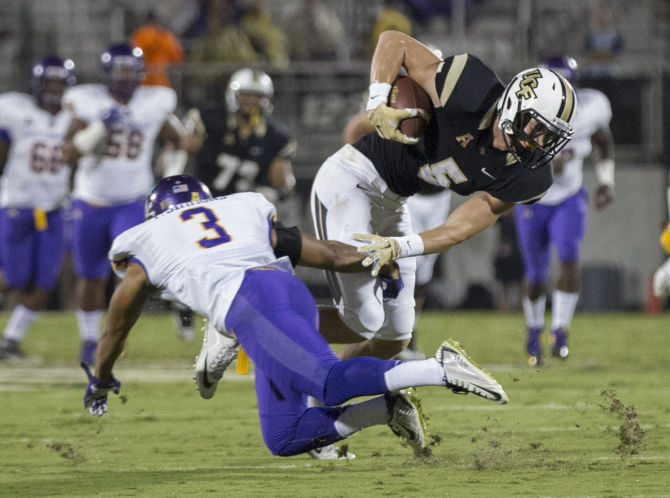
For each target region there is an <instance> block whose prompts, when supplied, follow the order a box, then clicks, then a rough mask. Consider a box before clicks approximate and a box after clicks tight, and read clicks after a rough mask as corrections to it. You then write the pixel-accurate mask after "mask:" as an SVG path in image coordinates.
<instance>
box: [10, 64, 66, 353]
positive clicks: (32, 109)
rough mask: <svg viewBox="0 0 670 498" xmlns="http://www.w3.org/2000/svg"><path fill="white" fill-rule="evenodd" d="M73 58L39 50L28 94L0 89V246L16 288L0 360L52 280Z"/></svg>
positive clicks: (58, 255) (60, 235) (59, 252)
mask: <svg viewBox="0 0 670 498" xmlns="http://www.w3.org/2000/svg"><path fill="white" fill-rule="evenodd" d="M73 71H74V63H73V62H72V61H71V60H63V59H61V58H59V57H55V56H49V57H45V58H44V59H42V61H40V62H39V63H37V64H35V65H34V66H33V70H32V77H31V80H30V88H31V91H32V96H30V95H26V94H22V93H6V94H3V95H0V129H1V130H2V132H0V168H1V170H2V186H1V187H0V192H1V194H0V203H1V205H2V210H1V211H0V252H1V254H2V257H1V260H2V262H3V265H2V270H3V273H4V278H5V280H6V283H7V285H8V286H9V288H10V289H11V290H14V291H16V292H18V293H19V294H20V296H19V300H18V304H16V306H15V307H14V311H13V312H12V315H11V317H10V318H9V321H8V322H7V325H6V327H5V330H4V333H3V338H2V341H1V342H0V359H8V358H20V357H23V356H24V353H23V351H22V350H21V348H20V346H19V345H20V342H21V341H22V339H23V337H24V336H25V334H26V332H27V331H28V329H29V327H30V325H31V324H32V323H33V321H34V320H35V319H37V318H38V316H39V312H40V311H42V310H43V309H44V308H45V307H46V304H47V298H48V296H49V291H50V290H51V289H53V288H54V287H55V285H56V281H57V279H58V275H59V273H60V270H61V266H62V263H63V256H64V254H65V249H66V243H65V235H64V219H63V218H64V215H63V210H64V208H63V205H64V203H65V202H66V199H67V196H68V193H69V187H70V175H71V169H70V167H69V166H68V165H67V164H65V163H64V162H63V160H62V153H61V152H62V151H61V148H62V143H63V138H64V137H65V133H66V132H67V129H68V127H69V125H70V121H71V120H72V113H71V112H69V111H68V110H66V109H64V108H63V106H62V99H63V93H64V92H65V90H66V88H67V87H69V86H72V85H73V84H74V82H75V78H74V72H73Z"/></svg>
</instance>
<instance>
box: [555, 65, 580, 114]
mask: <svg viewBox="0 0 670 498" xmlns="http://www.w3.org/2000/svg"><path fill="white" fill-rule="evenodd" d="M553 73H554V74H555V75H556V76H558V80H559V81H560V82H561V87H562V90H563V95H565V99H563V103H562V107H561V109H560V110H559V112H558V117H559V118H561V119H562V120H563V121H565V122H566V123H569V122H570V119H571V118H572V113H573V112H574V111H575V93H574V92H573V91H572V87H571V86H570V83H568V82H567V80H566V79H565V78H564V77H563V76H562V75H560V74H558V72H556V71H553Z"/></svg>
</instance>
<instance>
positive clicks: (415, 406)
mask: <svg viewBox="0 0 670 498" xmlns="http://www.w3.org/2000/svg"><path fill="white" fill-rule="evenodd" d="M385 397H386V404H387V406H388V410H389V415H390V416H391V419H390V420H389V422H388V424H389V427H390V428H391V430H392V431H393V432H394V433H395V435H396V436H398V437H401V438H403V439H404V440H405V441H406V442H407V444H409V446H410V448H412V451H414V456H416V457H421V456H422V455H423V453H424V449H425V448H426V432H427V424H426V417H425V415H424V414H423V410H421V403H420V401H419V396H418V394H417V393H416V391H415V390H414V389H412V388H409V389H403V390H402V391H399V392H392V393H388V394H386V395H385Z"/></svg>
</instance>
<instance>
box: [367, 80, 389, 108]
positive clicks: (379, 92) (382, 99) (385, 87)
mask: <svg viewBox="0 0 670 498" xmlns="http://www.w3.org/2000/svg"><path fill="white" fill-rule="evenodd" d="M369 93H370V97H369V98H368V103H367V105H366V106H365V110H366V111H371V110H372V109H376V108H377V106H379V104H385V103H386V101H387V100H388V98H389V93H391V83H380V82H378V81H375V82H374V83H371V84H370V89H369Z"/></svg>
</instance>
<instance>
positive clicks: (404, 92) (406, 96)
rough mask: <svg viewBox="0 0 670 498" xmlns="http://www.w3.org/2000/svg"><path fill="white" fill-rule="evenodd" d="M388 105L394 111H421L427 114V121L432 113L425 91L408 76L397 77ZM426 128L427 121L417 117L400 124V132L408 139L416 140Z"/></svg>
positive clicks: (430, 103) (431, 105)
mask: <svg viewBox="0 0 670 498" xmlns="http://www.w3.org/2000/svg"><path fill="white" fill-rule="evenodd" d="M388 105H389V107H392V108H394V109H405V108H412V109H423V110H424V111H426V113H427V114H428V119H430V116H431V115H432V113H433V104H432V102H431V101H430V97H429V96H428V94H427V93H426V91H425V90H424V89H423V88H421V85H419V84H418V83H417V82H416V81H414V80H413V79H412V78H410V77H408V76H398V77H397V78H396V80H395V81H394V82H393V86H391V93H390V94H389V100H388ZM426 126H428V120H426V119H424V118H423V117H421V116H417V117H415V118H407V119H403V120H402V121H401V122H400V131H402V132H403V133H404V134H405V135H407V136H408V137H412V138H417V137H420V136H421V135H423V132H424V131H425V130H426Z"/></svg>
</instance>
